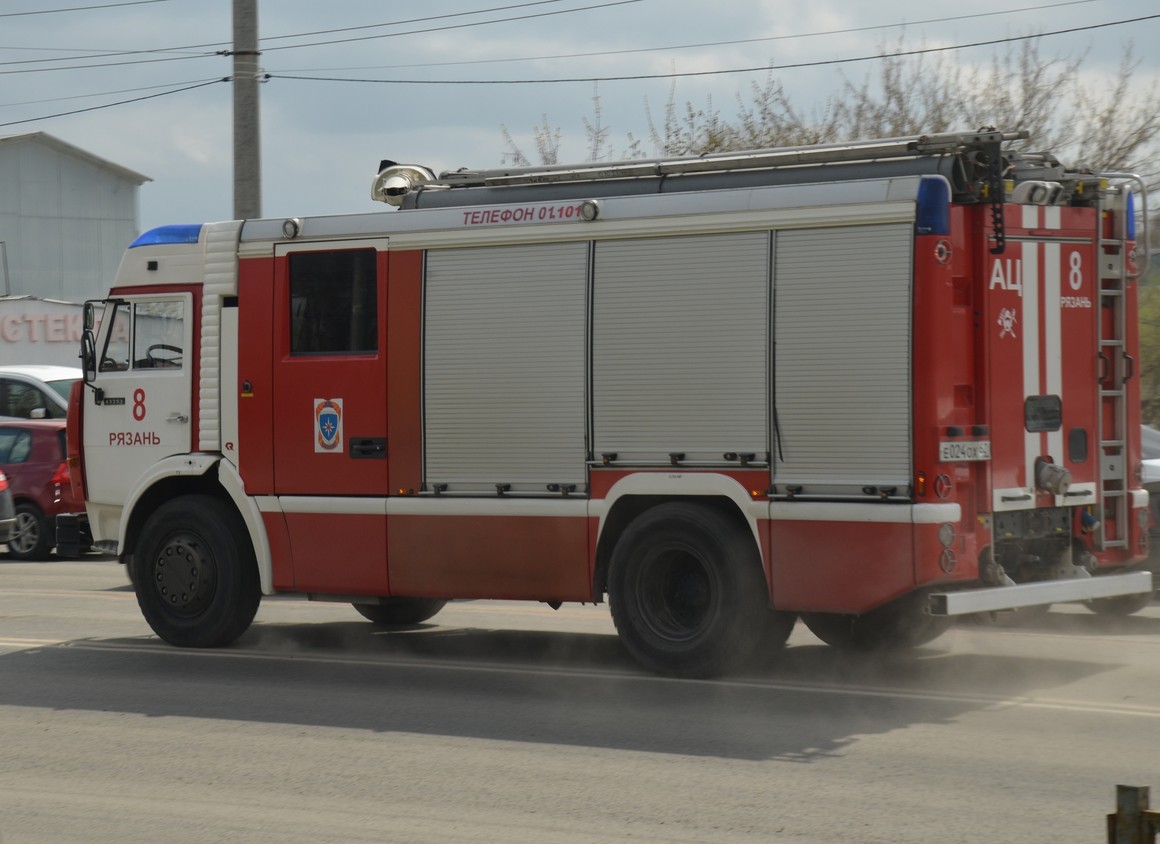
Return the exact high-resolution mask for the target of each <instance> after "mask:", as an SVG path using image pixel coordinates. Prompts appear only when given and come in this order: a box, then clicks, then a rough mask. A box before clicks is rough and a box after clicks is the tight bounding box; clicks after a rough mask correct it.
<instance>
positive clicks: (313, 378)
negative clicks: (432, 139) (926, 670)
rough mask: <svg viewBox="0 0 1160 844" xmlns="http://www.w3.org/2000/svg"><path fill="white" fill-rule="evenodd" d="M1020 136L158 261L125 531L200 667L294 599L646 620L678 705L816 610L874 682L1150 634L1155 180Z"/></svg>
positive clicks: (645, 640)
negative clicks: (1049, 633)
mask: <svg viewBox="0 0 1160 844" xmlns="http://www.w3.org/2000/svg"><path fill="white" fill-rule="evenodd" d="M1021 137H1023V136H1022V135H1020V134H1019V133H1007V134H1004V133H1001V132H997V131H991V130H986V131H980V132H976V133H961V134H944V135H932V136H922V137H913V138H901V139H889V140H883V141H871V142H865V143H852V144H843V145H826V146H817V147H802V148H792V149H774V150H761V151H755V152H746V153H728V154H718V155H705V156H698V157H686V158H674V159H661V160H649V161H624V162H617V163H595V164H588V165H582V166H575V167H569V166H549V167H542V168H516V169H503V170H483V171H468V170H461V171H455V172H448V173H443V174H441V175H439V176H436V175H435V174H434V173H432V172H431V171H429V170H427V169H425V168H422V167H417V166H409V165H399V164H396V163H394V162H383V165H382V166H381V168H380V172H379V174H378V177H377V178H376V179H375V181H374V185H373V188H372V194H373V196H374V198H376V199H381V200H384V201H386V202H387V203H389V204H390V205H392V206H395V208H393V209H391V208H388V209H383V210H382V211H380V212H377V213H364V214H352V215H345V216H327V217H295V218H289V219H260V220H246V221H235V222H226V223H214V224H206V225H195V226H170V227H163V228H159V229H155V230H153V231H150V232H147V233H146V234H144V235H142V236H141V237H140V238H138V239H137V241H136V242H134V243H133V244H132V246H131V247H130V248H129V249H128V251H127V253H126V255H125V258H124V260H123V261H122V264H121V267H120V270H119V272H118V275H117V279H116V283H115V285H114V286H113V288H112V291H111V292H110V294H109V296H108V298H106V299H104V300H101V301H99V302H91V303H89V305H88V306H87V309H86V325H87V326H89V330H87V331H86V332H85V334H84V339H83V347H82V358H83V363H84V369H85V378H84V383H83V385H78V388H77V389H76V390H75V391H74V394H73V397H72V398H73V404H72V409H71V411H70V416H69V424H70V426H71V431H70V436H69V442H70V444H71V445H72V449H73V452H74V454H73V455H72V458H73V464H74V473H73V477H74V478H76V479H77V482H78V483H80V484H83V487H84V490H83V491H84V497H85V500H86V501H87V506H88V518H89V520H90V522H91V528H92V533H93V536H94V538H95V539H96V540H97V544H98V547H101V548H104V549H105V550H107V551H111V552H114V553H116V554H118V555H119V556H120V558H121V559H122V561H123V562H124V563H125V564H126V565H127V567H128V569H129V571H130V574H131V577H132V580H133V582H134V583H135V586H136V591H137V597H138V602H139V604H140V607H141V610H142V612H143V613H144V615H145V618H146V619H147V620H148V622H149V624H150V625H151V626H152V628H153V629H154V630H155V631H156V632H157V634H158V635H159V636H160V637H161V638H162V639H164V640H166V641H167V642H171V643H173V644H175V645H180V646H192V647H207V646H220V645H225V644H227V643H229V642H232V641H233V640H234V639H236V638H237V637H238V636H239V635H241V634H242V633H243V632H244V631H245V630H246V629H247V627H248V626H249V624H250V623H251V622H252V620H253V618H254V615H255V612H256V610H257V608H258V604H259V600H260V598H261V596H262V595H274V594H280V593H300V594H305V595H307V596H309V597H311V598H316V599H320V600H328V601H344V602H350V603H351V604H353V605H354V608H355V609H356V610H357V611H358V612H359V613H361V614H362V615H363V616H365V617H366V618H367V619H369V620H370V621H371V622H373V623H375V624H379V625H384V626H393V625H410V624H415V623H418V622H421V621H424V620H426V619H428V618H430V617H431V616H433V615H434V614H435V613H436V612H438V610H439V609H440V608H441V607H442V606H443V605H444V603H445V602H446V601H448V600H452V599H483V598H497V599H525V600H530V601H541V602H545V603H547V604H549V605H552V606H558V605H559V604H560V603H562V602H565V601H575V602H600V601H602V600H603V599H604V598H605V596H607V598H608V601H609V604H610V607H611V612H612V616H613V619H614V621H615V624H616V628H617V630H618V632H619V635H620V637H621V639H622V641H623V643H624V646H625V647H626V648H627V650H628V651H629V652H630V653H631V654H632V655H633V656H634V657H635V658H636V659H637V660H639V661H640V662H641V663H642V664H643V665H644V666H646V667H647V668H649V669H652V670H655V671H658V672H662V673H667V674H673V675H678V676H708V675H713V674H718V673H721V672H725V671H729V670H733V669H735V668H737V667H738V666H739V665H741V664H742V663H744V662H745V661H746V660H748V659H750V658H752V657H753V656H754V655H755V654H758V653H770V652H773V651H775V650H776V649H778V648H780V647H781V646H782V645H783V644H784V643H785V641H786V638H787V636H788V635H789V631H790V628H791V627H792V625H793V624H794V621H795V619H796V618H798V617H800V618H801V619H803V620H804V622H805V624H806V625H807V626H808V627H809V629H810V630H812V631H813V632H814V633H815V634H817V635H818V636H819V637H820V638H821V639H823V640H824V641H826V642H828V643H830V644H832V645H834V646H838V647H848V648H863V649H865V648H879V647H887V646H896V647H906V646H915V645H918V644H921V643H925V642H928V641H930V640H931V639H933V638H934V637H935V636H937V635H938V634H939V633H941V632H942V631H943V630H944V629H945V628H946V626H947V625H948V624H949V623H950V620H951V619H953V618H954V617H955V616H959V615H964V614H977V613H990V612H995V611H1002V610H1010V609H1013V608H1022V607H1031V606H1041V605H1045V604H1049V603H1053V602H1061V601H1086V602H1090V605H1091V606H1093V607H1095V608H1097V609H1101V608H1102V609H1106V610H1108V611H1113V612H1114V611H1128V610H1130V609H1131V605H1132V604H1137V605H1138V604H1139V602H1140V601H1141V600H1147V593H1148V592H1149V590H1150V589H1151V578H1150V575H1149V574H1148V573H1147V572H1141V571H1137V570H1135V569H1134V567H1135V566H1138V564H1139V562H1140V561H1141V560H1142V559H1143V558H1144V556H1145V554H1146V552H1147V541H1148V540H1147V535H1148V531H1147V514H1148V507H1147V494H1146V492H1145V491H1144V490H1143V489H1142V488H1141V485H1140V479H1139V473H1138V469H1139V466H1140V453H1139V418H1138V415H1139V410H1138V405H1139V398H1138V387H1137V384H1138V379H1137V378H1136V377H1135V376H1136V366H1135V361H1136V359H1137V353H1136V346H1137V334H1136V285H1135V283H1134V279H1135V277H1136V275H1137V273H1138V270H1137V262H1136V258H1135V254H1134V253H1135V249H1136V244H1135V240H1136V235H1135V228H1136V220H1135V217H1136V210H1135V209H1136V203H1137V202H1140V201H1142V200H1143V196H1144V194H1143V187H1142V185H1140V183H1139V180H1138V179H1135V177H1132V176H1129V175H1124V174H1120V175H1117V174H1099V173H1093V172H1089V171H1076V170H1072V169H1069V168H1068V167H1066V166H1064V165H1062V164H1061V163H1060V162H1059V161H1058V160H1057V159H1056V158H1055V157H1054V156H1052V155H1050V154H1047V153H1036V154H1030V153H1018V152H1013V151H1011V150H1010V149H1009V148H1010V147H1011V146H1012V142H1014V141H1018V140H1019V139H1020V138H1021ZM1143 210H1145V211H1146V208H1144V209H1143ZM1141 240H1143V241H1146V238H1141ZM98 319H99V324H100V328H99V329H93V328H92V326H95V325H96V324H97V321H98Z"/></svg>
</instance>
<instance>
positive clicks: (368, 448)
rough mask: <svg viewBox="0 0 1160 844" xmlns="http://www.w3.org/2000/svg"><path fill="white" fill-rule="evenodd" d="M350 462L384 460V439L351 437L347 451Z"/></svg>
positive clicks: (385, 457) (385, 445)
mask: <svg viewBox="0 0 1160 844" xmlns="http://www.w3.org/2000/svg"><path fill="white" fill-rule="evenodd" d="M347 454H349V455H350V458H351V460H386V459H387V438H386V437H351V438H350V449H349V450H348V451H347Z"/></svg>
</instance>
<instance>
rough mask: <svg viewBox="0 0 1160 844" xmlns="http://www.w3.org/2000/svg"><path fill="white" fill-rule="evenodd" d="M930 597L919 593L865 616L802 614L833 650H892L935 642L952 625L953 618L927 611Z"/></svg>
mask: <svg viewBox="0 0 1160 844" xmlns="http://www.w3.org/2000/svg"><path fill="white" fill-rule="evenodd" d="M925 602H926V595H925V593H922V592H915V593H912V594H910V595H906V596H904V597H902V598H899V599H898V600H896V601H892V602H890V603H889V604H885V605H883V606H881V607H877V608H876V609H873V610H870V612H867V613H863V614H862V615H843V614H839V613H815V612H810V613H802V615H801V618H802V621H803V622H805V625H806V627H808V628H809V630H810V632H811V633H813V634H814V635H815V636H817V637H818V638H819V639H821V640H822V641H823V642H825V643H826V644H827V645H829V646H830V647H833V648H838V649H840V650H846V651H859V652H869V651H891V650H906V649H909V648H917V647H920V646H922V645H925V644H927V643H929V642H933V641H934V640H935V639H937V638H938V637H939V636H941V635H942V634H943V633H945V632H946V631H947V630H948V629H949V628H950V626H951V624H952V619H951V618H950V617H949V616H935V615H931V614H930V613H928V612H926V609H925Z"/></svg>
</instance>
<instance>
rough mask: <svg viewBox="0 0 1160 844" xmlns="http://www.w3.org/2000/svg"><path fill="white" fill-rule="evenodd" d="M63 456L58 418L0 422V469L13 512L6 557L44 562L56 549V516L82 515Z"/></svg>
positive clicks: (62, 424) (62, 426)
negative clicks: (13, 521)
mask: <svg viewBox="0 0 1160 844" xmlns="http://www.w3.org/2000/svg"><path fill="white" fill-rule="evenodd" d="M66 454H67V452H66V451H65V421H64V420H63V419H4V420H0V470H3V472H4V474H5V475H7V476H8V486H9V490H10V492H11V495H12V503H13V506H14V510H15V524H14V526H13V529H12V532H11V536H9V537H8V555H9V556H10V557H15V558H16V559H18V560H43V559H45V558H46V557H47V556H48V554H49V552H50V551H51V550H52V548H53V546H54V545H55V544H56V530H55V524H56V516H57V515H58V514H61V513H83V512H84V509H85V505H84V502H83V501H78V500H77V499H75V498H74V497H73V494H72V483H71V481H70V478H69V470H68V464H67V463H66V462H65V455H66Z"/></svg>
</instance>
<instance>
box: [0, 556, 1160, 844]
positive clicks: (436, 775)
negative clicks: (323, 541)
mask: <svg viewBox="0 0 1160 844" xmlns="http://www.w3.org/2000/svg"><path fill="white" fill-rule="evenodd" d="M1119 783H1123V784H1130V785H1150V786H1153V787H1155V788H1156V789H1157V790H1158V791H1160V605H1158V604H1153V605H1152V606H1151V607H1149V608H1147V609H1146V610H1144V611H1143V612H1142V613H1141V614H1139V615H1137V616H1133V617H1131V618H1127V619H1118V620H1117V619H1108V618H1104V617H1099V616H1096V615H1093V614H1091V613H1088V612H1087V611H1086V610H1083V609H1081V608H1076V607H1067V608H1062V609H1061V608H1057V609H1055V610H1054V611H1053V612H1051V613H1050V614H1048V615H1047V616H1046V617H1045V618H1043V619H1041V620H1039V621H1037V622H1035V623H1033V624H1026V625H1024V626H1010V625H1007V624H1004V625H1002V626H1000V625H994V624H988V625H984V626H978V625H961V626H958V627H956V628H955V629H953V630H952V631H951V632H950V633H948V634H947V635H945V636H944V637H942V638H940V639H939V640H937V641H936V642H934V643H933V644H932V645H930V646H928V647H926V648H924V649H921V650H920V651H917V652H915V653H913V654H912V655H911V656H909V657H908V658H899V657H894V658H890V659H885V660H882V659H880V660H867V659H855V658H849V657H844V656H842V655H840V654H839V653H837V652H835V651H833V650H831V649H829V648H827V647H825V646H824V645H822V644H821V643H819V642H818V641H817V640H816V639H815V638H813V637H812V636H811V635H810V634H809V633H808V631H806V630H805V629H804V628H803V627H801V626H800V625H799V627H798V628H797V629H796V630H795V632H794V635H793V637H792V638H791V640H790V647H789V648H788V649H787V650H786V651H785V652H784V653H783V654H782V657H781V659H780V660H779V661H778V662H777V664H776V665H774V666H771V667H770V668H768V669H766V670H762V671H759V672H757V673H755V674H753V675H751V676H745V677H738V678H733V679H730V680H724V681H714V682H701V681H675V680H666V679H661V678H657V677H652V676H649V675H647V674H644V673H642V672H641V671H640V670H638V669H637V668H636V666H635V665H634V664H633V663H632V662H631V661H630V660H629V659H628V658H627V657H626V656H625V655H624V654H623V653H622V651H621V650H620V647H619V646H618V644H617V641H616V639H615V637H614V636H613V631H612V625H611V622H610V621H609V618H608V612H607V608H606V607H603V606H601V607H569V606H566V607H564V608H562V609H561V610H559V611H556V612H553V611H552V610H551V609H549V608H547V607H542V606H538V605H532V604H521V603H484V602H471V603H457V604H453V605H451V606H449V607H448V608H447V609H445V610H444V611H443V612H442V613H440V614H439V615H438V616H436V617H435V618H434V619H433V620H432V622H430V623H428V624H426V625H422V626H421V627H419V628H416V629H415V630H412V631H407V632H395V633H383V632H378V631H376V630H375V628H374V627H372V626H371V625H370V624H369V623H367V622H364V621H362V620H361V618H360V617H359V616H358V615H357V614H356V613H355V612H354V610H353V609H351V608H350V607H349V606H347V605H343V604H315V603H307V602H305V601H302V600H298V599H268V600H266V601H265V602H264V603H263V604H262V608H261V609H260V610H259V613H258V618H257V621H256V623H255V625H254V627H253V628H252V629H251V630H250V632H249V633H248V634H247V635H246V636H245V637H243V638H242V639H241V640H240V641H239V642H238V643H237V644H236V645H235V646H233V647H231V648H227V649H223V650H218V651H187V650H180V649H176V648H171V647H169V646H166V645H163V644H161V643H160V642H159V641H158V640H157V639H156V638H155V637H153V636H152V634H151V632H150V631H149V629H148V628H147V627H146V625H145V623H144V621H143V620H142V619H141V617H140V615H139V613H138V611H137V606H136V602H135V598H134V596H133V594H132V592H131V591H129V589H128V587H127V585H126V581H125V578H124V575H123V573H122V571H121V570H120V567H119V566H118V565H117V564H116V563H114V562H110V561H101V560H95V559H94V560H90V561H84V562H50V563H41V564H22V563H14V562H10V561H7V560H3V559H0V844H32V843H33V842H36V844H41V843H42V842H43V843H45V844H47V843H48V842H51V843H52V844H57V842H82V843H83V842H97V843H99V842H142V844H157V842H166V844H185V842H191V844H192V842H198V844H205V842H212V841H238V842H251V841H252V842H278V844H297V842H304V844H305V842H310V844H316V842H533V841H534V842H598V841H599V842H607V841H624V840H628V841H648V842H652V841H674V842H750V841H753V842H756V841H762V842H768V841H785V842H852V843H853V842H857V844H868V843H869V842H923V843H924V844H925V843H926V842H930V841H951V842H966V841H972V842H973V841H988V842H1040V841H1042V842H1053V844H1058V843H1059V842H1102V841H1104V840H1105V820H1104V816H1105V815H1106V814H1107V813H1108V812H1111V811H1113V809H1114V800H1115V786H1116V785H1117V784H1119Z"/></svg>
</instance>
